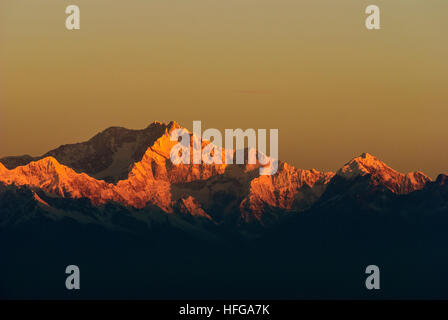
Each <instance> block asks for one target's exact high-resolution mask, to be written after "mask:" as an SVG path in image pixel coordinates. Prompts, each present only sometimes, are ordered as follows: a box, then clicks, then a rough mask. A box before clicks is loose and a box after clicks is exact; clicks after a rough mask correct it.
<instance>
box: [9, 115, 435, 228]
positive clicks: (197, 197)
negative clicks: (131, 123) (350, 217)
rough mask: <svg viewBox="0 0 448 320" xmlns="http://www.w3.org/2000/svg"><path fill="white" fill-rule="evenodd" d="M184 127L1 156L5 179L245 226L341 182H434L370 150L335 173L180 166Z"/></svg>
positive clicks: (106, 135)
mask: <svg viewBox="0 0 448 320" xmlns="http://www.w3.org/2000/svg"><path fill="white" fill-rule="evenodd" d="M177 128H181V126H180V125H179V124H177V123H176V122H174V121H172V122H170V123H167V124H166V123H160V122H154V123H152V124H150V125H149V126H148V127H147V128H146V129H143V130H129V129H125V128H120V127H111V128H108V129H106V130H104V131H103V132H101V133H99V134H97V135H96V136H94V137H93V138H92V139H90V140H89V141H86V142H83V143H76V144H70V145H63V146H61V147H59V148H57V149H54V150H51V151H49V152H47V153H46V154H44V155H42V156H40V157H31V156H21V157H6V158H3V159H0V182H2V183H3V184H5V185H15V186H26V187H29V188H31V189H33V190H40V191H42V192H44V193H45V194H47V195H51V196H57V197H63V198H73V199H79V198H88V199H90V201H91V202H92V204H94V205H97V206H99V205H104V204H105V203H107V202H116V203H120V204H122V205H124V206H130V207H134V208H144V207H145V206H148V205H151V206H156V207H159V208H160V209H161V210H163V211H164V212H166V213H172V212H173V211H176V210H181V211H182V212H186V213H189V214H190V215H192V216H198V215H199V216H202V217H206V218H207V219H210V220H212V221H214V222H220V220H222V219H223V216H225V215H226V213H229V212H235V211H238V212H239V215H240V221H246V222H250V221H254V220H257V221H262V220H263V218H262V216H263V213H265V212H271V211H272V210H274V211H275V210H282V211H303V210H306V209H308V208H310V207H311V206H312V205H313V204H314V203H315V202H316V201H318V200H319V198H320V197H321V196H322V195H323V193H324V192H325V191H326V189H327V186H328V185H329V184H330V182H331V181H333V180H334V179H335V177H337V178H338V179H340V178H342V179H343V180H346V181H348V182H349V181H354V180H356V178H358V177H364V176H368V177H369V178H368V180H369V188H375V187H382V188H385V189H386V190H388V191H390V192H392V193H394V194H399V195H403V194H409V193H411V192H414V191H416V190H420V189H422V188H424V187H425V186H426V185H427V184H428V183H431V182H432V181H431V179H430V178H429V177H428V176H426V175H425V174H423V173H422V172H412V173H407V174H403V173H399V172H397V171H395V170H394V169H392V168H390V167H389V166H387V165H386V164H385V163H383V162H382V161H380V160H379V159H377V158H376V157H374V156H372V155H370V154H368V153H364V154H362V155H361V156H359V157H357V158H354V159H352V160H351V161H350V162H348V163H347V164H345V165H344V166H343V167H342V168H341V169H339V170H338V171H337V172H336V173H334V172H319V171H317V170H314V169H312V170H304V169H297V168H294V167H293V166H291V165H289V164H287V163H285V162H281V161H280V162H279V169H278V172H277V173H276V174H274V175H272V176H260V175H259V174H258V170H257V168H258V166H257V165H248V164H245V165H232V164H220V165H216V164H213V165H207V164H191V165H185V164H180V165H173V164H172V163H171V161H170V150H171V148H172V147H173V145H174V144H175V143H176V142H173V141H170V133H171V132H172V130H174V129H177ZM203 143H207V142H203ZM36 199H37V198H36ZM39 199H40V198H39ZM40 200H41V201H39V203H41V204H46V202H45V201H44V200H42V199H40ZM36 201H38V200H36ZM47 205H48V204H47ZM217 208H219V210H217ZM218 211H219V213H218Z"/></svg>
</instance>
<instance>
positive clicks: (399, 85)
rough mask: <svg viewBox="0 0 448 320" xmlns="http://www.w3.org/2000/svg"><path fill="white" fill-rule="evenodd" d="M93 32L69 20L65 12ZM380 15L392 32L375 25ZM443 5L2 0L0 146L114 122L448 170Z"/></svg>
mask: <svg viewBox="0 0 448 320" xmlns="http://www.w3.org/2000/svg"><path fill="white" fill-rule="evenodd" d="M70 4H76V5H78V6H79V7H80V10H81V29H80V30H77V31H68V30H67V29H66V28H65V19H66V16H67V15H66V14H65V7H66V6H67V5H70ZM369 4H376V5H378V6H379V7H380V9H381V28H382V29H381V30H377V31H369V30H367V29H366V28H365V26H364V21H365V18H366V14H365V13H364V10H365V8H366V7H367V6H368V5H369ZM447 35H448V1H446V0H425V1H423V0H393V1H390V0H388V1H386V0H369V1H363V0H338V1H334V0H307V1H301V0H289V1H287V0H126V1H108V0H70V1H65V0H39V1H32V0H28V1H24V0H0V156H6V155H17V154H26V153H27V154H31V155H40V154H42V153H44V152H46V151H48V150H50V149H52V148H55V147H57V146H59V145H61V144H66V143H73V142H80V141H84V140H87V139H89V138H90V137H91V136H93V135H94V134H96V133H97V132H99V131H101V130H103V129H105V128H106V127H108V126H124V127H128V128H135V129H137V128H144V127H146V126H147V125H148V124H149V123H151V122H152V121H154V120H160V121H169V120H176V121H177V122H179V123H180V124H182V125H184V126H185V127H187V128H189V129H191V128H192V121H193V120H202V123H203V127H205V128H210V127H213V128H219V129H224V128H239V127H240V128H243V129H244V128H267V129H269V128H278V129H279V157H280V158H281V159H283V160H286V161H288V162H290V163H292V164H293V165H295V166H296V167H301V168H316V169H319V170H322V169H324V170H336V169H337V168H339V167H340V166H342V165H343V164H344V163H345V162H347V161H348V160H350V159H351V158H352V157H354V156H356V155H359V154H361V153H362V152H370V153H372V154H374V155H376V156H378V157H379V158H380V159H382V160H383V161H385V162H386V163H388V164H389V165H391V166H392V167H394V168H395V169H397V170H400V171H405V172H407V171H413V170H422V171H424V172H425V173H427V174H429V175H431V176H435V175H436V174H437V173H439V172H448V143H447V138H448V125H447V119H448V88H447V84H448V62H447V57H448V37H447Z"/></svg>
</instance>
